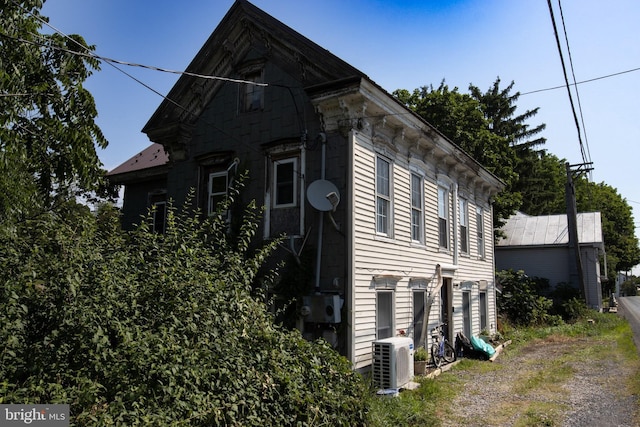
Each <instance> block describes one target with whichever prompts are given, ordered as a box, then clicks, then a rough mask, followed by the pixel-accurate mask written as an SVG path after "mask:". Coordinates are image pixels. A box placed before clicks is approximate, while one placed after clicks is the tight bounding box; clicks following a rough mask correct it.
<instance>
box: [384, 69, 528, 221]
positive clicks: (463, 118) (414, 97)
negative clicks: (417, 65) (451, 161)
mask: <svg viewBox="0 0 640 427" xmlns="http://www.w3.org/2000/svg"><path fill="white" fill-rule="evenodd" d="M393 94H394V96H396V97H397V98H398V100H400V101H401V102H403V103H404V104H405V105H406V106H407V107H409V108H410V109H412V110H413V111H415V112H416V113H417V114H419V115H420V116H421V117H422V118H424V119H425V120H426V121H427V122H429V123H431V124H432V125H434V126H435V127H436V128H437V129H438V130H439V131H440V132H442V133H444V134H445V135H446V136H447V137H448V138H449V139H451V140H452V141H453V142H454V143H456V144H457V145H458V146H460V148H462V149H463V150H465V151H466V152H467V153H468V154H469V155H471V156H472V157H473V158H474V159H476V160H477V161H478V162H479V163H480V164H482V165H483V166H484V167H486V168H487V169H488V170H489V171H490V172H492V173H493V174H494V175H496V176H497V177H498V178H500V179H501V180H503V181H504V182H505V183H506V185H507V188H506V189H505V190H504V191H503V192H501V193H500V194H499V195H498V196H497V197H496V200H495V204H494V218H493V219H494V228H498V227H500V226H501V225H502V224H503V223H504V219H505V218H508V217H509V216H510V215H512V214H513V213H514V212H515V210H516V209H518V207H519V206H520V203H521V196H520V194H519V193H517V192H514V191H512V187H513V183H514V182H515V181H516V179H517V175H516V173H515V166H516V163H517V158H516V155H515V151H514V150H513V148H511V147H510V145H509V140H508V139H507V138H505V137H503V136H501V135H498V134H496V133H495V132H492V131H491V126H490V123H489V120H488V119H487V118H486V117H485V115H484V113H483V110H482V106H481V105H480V102H479V101H478V100H477V99H474V98H473V97H472V96H471V95H468V94H462V93H460V92H459V91H458V88H454V89H449V87H448V86H447V85H446V84H445V83H444V81H443V82H442V83H440V86H439V87H438V88H437V89H434V88H433V86H429V87H427V86H423V87H422V88H420V89H415V90H414V91H413V92H412V93H410V92H409V91H407V90H403V89H400V90H396V91H394V92H393Z"/></svg>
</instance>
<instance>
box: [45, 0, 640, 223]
mask: <svg viewBox="0 0 640 427" xmlns="http://www.w3.org/2000/svg"><path fill="white" fill-rule="evenodd" d="M252 3H253V4H255V5H256V6H258V7H259V8H261V9H263V10H264V11H266V12H267V13H269V14H271V15H273V16H274V17H275V18H277V19H279V20H280V21H282V22H283V23H285V24H286V25H288V26H290V27H292V28H293V29H295V30H296V31H298V32H300V33H301V34H303V35H304V36H306V37H308V38H309V39H311V40H312V41H314V42H316V43H318V44H319V45H320V46H322V47H324V48H326V49H328V50H329V51H331V52H332V53H334V54H335V55H337V56H339V57H340V58H342V59H343V60H345V61H347V62H348V63H350V64H351V65H353V66H355V67H356V68H358V69H360V70H361V71H362V72H364V73H365V74H367V75H368V76H369V77H370V78H371V79H372V80H373V81H375V82H376V83H378V84H379V85H380V86H382V87H383V88H385V89H386V90H387V91H389V92H392V91H393V90H395V89H398V88H403V89H409V90H413V89H415V88H418V87H420V86H424V85H430V84H433V85H434V86H437V85H438V84H439V83H440V82H441V81H442V80H443V79H444V80H445V81H446V83H447V84H448V85H449V86H450V87H459V88H460V90H461V91H462V92H466V91H467V88H468V86H469V84H470V83H473V84H474V85H475V86H478V87H479V88H480V89H481V90H483V91H484V90H486V89H488V88H489V87H490V85H491V84H492V83H493V82H494V80H495V79H496V77H498V76H499V77H500V78H501V80H502V82H503V85H506V84H508V83H509V82H511V81H512V80H513V81H515V87H514V89H515V90H517V91H520V92H521V93H526V92H530V91H536V90H540V89H545V88H550V87H555V86H560V85H562V84H564V76H563V72H562V68H561V63H560V59H559V54H558V49H557V46H556V40H555V36H554V34H553V27H552V24H551V18H550V14H549V9H548V5H547V2H546V1H544V0H536V1H534V0H525V1H513V0H451V1H430V0H422V1H419V0H407V1H388V0H387V1H383V0H368V1H365V0H349V1H347V0H322V1H305V0H254V1H253V2H252ZM552 3H553V7H554V11H555V15H556V22H557V23H558V24H559V25H561V22H560V19H561V17H560V11H559V8H558V1H557V0H552ZM232 4H233V0H186V1H182V2H178V1H175V0H174V1H167V0H153V1H152V0H134V1H131V0H91V1H87V0H49V1H48V2H46V4H45V6H44V8H43V10H42V13H43V14H44V15H45V16H48V17H49V18H50V24H51V25H53V26H55V27H56V28H57V29H58V30H60V31H62V32H64V33H66V34H71V33H77V34H80V35H82V36H83V37H84V38H85V39H86V40H87V42H88V43H89V44H93V45H95V46H96V53H98V54H99V55H102V56H105V57H109V58H114V59H118V60H123V61H129V62H135V63H142V64H146V65H154V66H158V67H163V68H168V69H174V70H183V69H184V68H185V67H186V66H187V65H188V64H189V62H190V61H191V60H192V59H193V57H194V56H195V54H196V52H197V51H198V50H199V49H200V47H201V46H202V45H203V44H204V42H205V40H206V39H207V38H208V36H209V35H210V34H211V32H212V31H213V30H214V29H215V27H216V26H217V25H218V23H219V22H220V20H221V19H222V17H223V16H224V15H225V13H226V12H227V10H228V9H229V8H230V7H231V5H232ZM562 12H563V15H564V20H565V25H566V31H567V35H568V38H569V44H570V49H571V57H572V60H573V67H574V73H575V78H576V81H578V82H580V81H583V80H589V79H594V78H598V77H601V76H607V75H610V74H615V73H621V72H624V71H627V70H634V69H636V68H640V43H638V40H639V37H638V35H639V34H638V30H637V22H638V21H639V20H640V2H637V0H615V1H610V2H603V1H602V0H579V1H578V0H564V1H563V3H562ZM46 30H47V31H49V32H50V31H52V30H51V29H49V28H46ZM564 55H565V62H566V63H567V65H568V61H569V59H568V56H567V52H566V49H565V51H564ZM119 67H121V68H122V69H124V70H125V71H126V72H127V73H130V74H132V75H134V76H135V77H136V78H138V79H140V80H141V81H143V82H144V83H145V84H147V85H149V86H151V87H152V88H154V89H155V90H157V91H159V92H160V93H163V94H166V93H168V91H169V90H170V89H171V87H172V86H173V84H174V83H175V82H176V80H177V78H178V77H177V76H176V75H173V74H166V73H161V72H158V71H150V70H144V69H140V68H131V67H124V66H119ZM570 78H571V75H570ZM87 87H88V88H89V90H90V91H91V93H92V94H93V95H94V97H95V100H96V104H97V108H98V112H99V116H98V124H99V125H100V127H101V129H102V130H103V132H104V134H105V136H106V137H107V139H108V140H109V147H108V148H107V149H106V150H103V151H102V152H100V153H99V155H100V158H101V159H102V162H103V163H104V166H105V168H107V169H112V168H114V167H116V166H117V165H119V164H120V163H122V162H124V161H125V160H127V159H128V158H130V157H131V156H133V155H135V154H136V153H138V152H139V151H141V150H143V149H144V148H145V147H146V146H147V145H148V144H149V141H148V139H147V137H146V135H144V134H142V133H141V132H140V130H141V129H142V127H143V126H144V125H145V123H146V122H147V120H148V119H149V118H150V117H151V115H152V114H153V112H154V111H155V109H156V108H157V107H158V106H159V105H160V102H161V101H162V98H160V97H159V96H158V95H157V94H155V93H153V92H151V91H150V90H148V89H146V88H145V87H143V86H142V85H140V84H139V83H136V82H135V81H133V80H132V79H130V78H129V77H127V76H125V75H124V74H123V73H121V72H119V71H117V70H116V69H114V68H113V67H111V66H110V65H108V64H106V63H103V65H102V70H101V71H99V72H96V73H95V74H94V75H93V76H91V77H90V78H89V80H88V82H87ZM639 88H640V71H632V72H628V73H624V74H620V75H618V76H615V77H610V78H604V79H600V80H597V81H593V82H590V83H585V84H581V85H579V86H578V90H579V93H578V95H579V101H580V106H581V109H582V118H583V120H584V130H585V131H586V133H585V134H583V135H582V138H583V141H584V142H586V143H587V144H588V150H589V153H590V158H591V160H592V161H593V162H594V165H593V166H594V171H593V173H592V178H593V180H594V181H596V182H601V181H604V182H606V183H607V184H609V185H611V186H613V187H615V188H617V189H618V191H619V192H620V194H622V196H623V197H625V198H626V199H627V200H628V201H629V203H630V205H631V206H632V207H633V208H634V212H635V213H634V217H635V222H636V225H637V226H638V225H640V203H638V202H640V185H638V184H637V183H636V181H637V180H638V179H637V178H636V175H637V172H636V170H637V166H638V160H640V159H639V156H638V154H639V153H640V141H639V139H640V138H639V137H640V118H639V117H638V113H639V112H640V108H639V107H640V97H639V96H638V95H639V94H638V89H639ZM574 103H575V104H576V109H577V108H578V105H577V103H578V100H577V98H576V97H575V93H574ZM518 106H519V109H518V112H524V111H525V110H527V109H532V108H535V107H540V111H539V113H538V115H537V116H535V117H534V119H533V120H532V121H531V125H532V126H535V125H537V124H539V123H546V125H547V129H546V130H545V132H544V136H545V137H546V138H547V139H548V142H547V144H546V148H547V150H548V151H550V152H551V153H553V154H555V155H557V156H559V157H560V158H565V159H567V160H568V161H569V162H570V163H572V164H575V163H581V162H582V157H581V154H580V147H579V142H578V141H579V140H578V132H577V130H576V126H575V121H574V118H573V113H572V111H571V106H570V103H569V97H568V95H567V91H566V89H557V90H550V91H543V92H538V93H534V94H529V95H522V96H521V98H520V100H519V102H518ZM578 114H580V112H579V111H578ZM580 120H581V122H580V126H581V128H582V119H580ZM585 135H586V138H585Z"/></svg>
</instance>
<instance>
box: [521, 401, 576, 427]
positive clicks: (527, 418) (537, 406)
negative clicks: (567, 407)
mask: <svg viewBox="0 0 640 427" xmlns="http://www.w3.org/2000/svg"><path fill="white" fill-rule="evenodd" d="M563 409H564V408H563V407H562V406H560V405H555V404H552V403H543V402H533V403H531V404H529V405H528V406H527V408H526V409H525V410H524V412H523V413H522V415H521V416H520V417H518V419H517V420H516V422H515V423H514V427H533V426H536V427H554V426H559V425H562V423H561V420H562V417H561V412H562V410H563Z"/></svg>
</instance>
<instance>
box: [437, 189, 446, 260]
mask: <svg viewBox="0 0 640 427" xmlns="http://www.w3.org/2000/svg"><path fill="white" fill-rule="evenodd" d="M438 236H439V243H440V247H442V248H446V249H448V248H449V191H448V190H447V189H446V188H443V187H438Z"/></svg>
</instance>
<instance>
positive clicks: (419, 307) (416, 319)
mask: <svg viewBox="0 0 640 427" xmlns="http://www.w3.org/2000/svg"><path fill="white" fill-rule="evenodd" d="M425 296H426V292H425V291H423V290H420V291H414V292H413V346H414V348H418V347H420V346H421V345H422V346H424V347H425V348H426V345H425V343H424V342H420V336H421V335H422V325H423V324H424V309H425V306H426V304H425V301H426V300H425Z"/></svg>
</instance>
